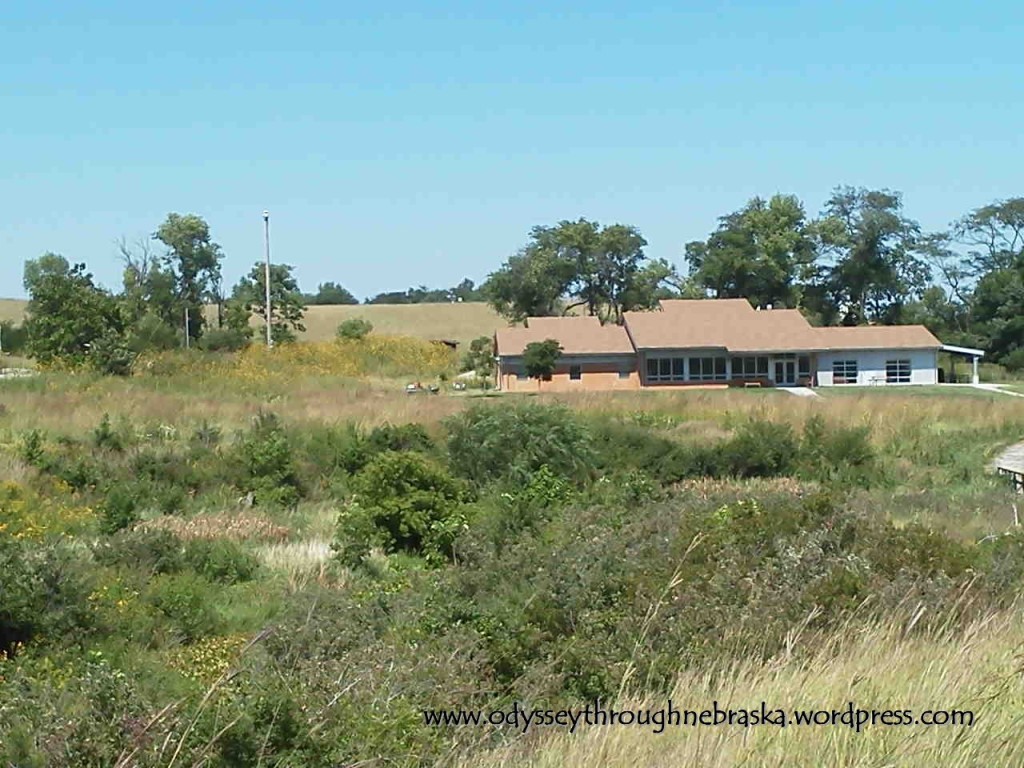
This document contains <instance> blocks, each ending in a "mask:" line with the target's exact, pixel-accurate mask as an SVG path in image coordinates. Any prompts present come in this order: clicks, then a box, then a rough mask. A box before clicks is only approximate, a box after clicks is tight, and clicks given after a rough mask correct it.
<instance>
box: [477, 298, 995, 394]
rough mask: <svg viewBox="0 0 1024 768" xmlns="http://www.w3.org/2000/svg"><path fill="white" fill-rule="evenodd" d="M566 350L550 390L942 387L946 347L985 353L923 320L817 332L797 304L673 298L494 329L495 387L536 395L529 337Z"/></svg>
mask: <svg viewBox="0 0 1024 768" xmlns="http://www.w3.org/2000/svg"><path fill="white" fill-rule="evenodd" d="M545 339H555V340H557V341H558V342H559V343H560V344H561V346H562V354H561V356H560V357H559V359H558V364H557V366H556V368H555V372H554V374H553V375H552V376H551V380H550V382H546V383H544V384H543V388H544V389H549V390H560V391H571V390H576V389H589V390H607V389H638V388H641V387H642V388H647V387H692V386H700V387H728V386H760V387H771V386H822V387H828V386H844V385H858V384H859V385H880V384H885V385H894V384H937V383H938V381H939V377H938V353H939V351H940V350H945V351H948V352H951V353H954V354H961V355H964V356H966V357H968V358H969V359H971V360H972V361H973V363H974V380H975V382H977V363H978V359H979V358H980V357H981V356H982V355H983V354H984V353H983V352H982V351H981V350H978V349H967V348H963V347H952V346H949V345H943V344H942V342H940V341H939V340H938V339H936V338H935V336H933V335H932V333H931V332H930V331H929V330H928V329H927V328H925V327H924V326H922V325H889V326H859V327H830V328H815V327H812V326H811V325H810V323H808V322H807V320H806V319H805V318H804V317H803V315H802V314H800V312H799V310H795V309H755V308H754V307H753V306H751V305H750V303H749V302H748V301H747V300H746V299H673V300H667V301H662V302H661V309H660V311H652V312H626V313H625V316H624V320H623V324H622V325H611V324H609V325H601V323H600V322H599V321H598V319H597V318H595V317H533V318H528V319H527V321H526V325H525V327H521V328H520V327H516V328H502V329H500V330H498V331H497V332H496V333H495V335H494V354H495V358H496V360H497V382H496V383H497V387H498V389H501V390H506V391H516V390H520V391H521V390H531V391H536V389H537V387H538V382H536V381H530V380H529V378H528V376H527V375H526V370H525V367H524V365H523V353H524V350H525V349H526V346H527V345H528V344H530V343H531V342H537V341H544V340H545Z"/></svg>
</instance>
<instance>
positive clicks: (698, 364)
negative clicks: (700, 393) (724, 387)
mask: <svg viewBox="0 0 1024 768" xmlns="http://www.w3.org/2000/svg"><path fill="white" fill-rule="evenodd" d="M725 363H726V360H725V358H724V357H691V358H690V381H725V380H726V378H728V377H727V375H726V372H725V370H726V364H725Z"/></svg>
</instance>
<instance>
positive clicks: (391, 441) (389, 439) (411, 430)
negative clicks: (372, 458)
mask: <svg viewBox="0 0 1024 768" xmlns="http://www.w3.org/2000/svg"><path fill="white" fill-rule="evenodd" d="M367 443H368V444H369V446H370V448H371V449H372V450H373V451H374V452H381V451H421V452H423V453H430V452H431V451H432V450H433V449H434V441H433V440H431V439H430V435H428V434H427V431H426V430H425V429H424V428H423V427H422V426H421V425H419V424H398V425H394V424H382V425H380V426H379V427H374V428H373V430H372V431H371V432H370V434H369V436H368V437H367Z"/></svg>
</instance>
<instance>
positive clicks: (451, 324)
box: [0, 299, 505, 349]
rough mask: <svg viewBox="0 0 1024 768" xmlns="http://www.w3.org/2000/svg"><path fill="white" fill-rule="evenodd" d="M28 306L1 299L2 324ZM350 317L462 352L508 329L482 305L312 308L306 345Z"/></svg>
mask: <svg viewBox="0 0 1024 768" xmlns="http://www.w3.org/2000/svg"><path fill="white" fill-rule="evenodd" d="M25 305H26V302H25V301H23V300H20V299H0V320H15V321H20V320H21V319H22V317H23V316H24V314H25ZM351 317H361V318H365V319H366V320H369V321H370V322H371V323H373V328H374V331H375V332H376V333H383V334H404V335H408V336H414V337H416V338H420V339H447V340H452V341H458V342H459V344H460V349H465V348H466V347H468V346H469V342H471V341H472V340H473V339H475V338H477V337H478V336H492V335H493V334H494V331H495V330H496V329H497V328H499V327H501V326H503V325H505V321H504V320H502V319H501V318H500V317H499V316H498V315H497V314H496V313H495V312H494V310H492V309H491V308H490V307H489V306H488V305H487V304H484V303H482V302H470V303H463V304H371V305H355V306H312V307H308V308H307V310H306V320H305V323H306V332H305V333H304V334H301V338H302V339H303V340H305V341H323V340H325V339H332V338H334V334H335V331H336V329H337V327H338V324H339V323H341V322H342V321H344V320H347V319H349V318H351ZM257 322H258V321H257V320H254V323H257Z"/></svg>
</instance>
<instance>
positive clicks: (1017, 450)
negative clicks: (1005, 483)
mask: <svg viewBox="0 0 1024 768" xmlns="http://www.w3.org/2000/svg"><path fill="white" fill-rule="evenodd" d="M992 466H993V468H994V469H995V470H996V472H998V473H999V474H1001V475H1006V476H1007V477H1009V478H1010V482H1011V483H1013V487H1014V488H1015V489H1016V490H1017V491H1018V492H1019V493H1024V443H1017V444H1016V445H1011V446H1010V447H1009V448H1007V449H1006V450H1005V451H1003V452H1002V453H1000V454H999V455H998V456H997V457H996V460H995V461H994V462H992Z"/></svg>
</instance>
